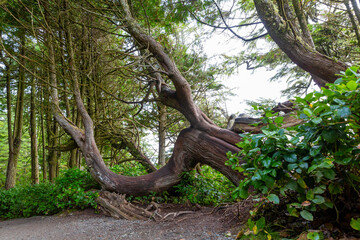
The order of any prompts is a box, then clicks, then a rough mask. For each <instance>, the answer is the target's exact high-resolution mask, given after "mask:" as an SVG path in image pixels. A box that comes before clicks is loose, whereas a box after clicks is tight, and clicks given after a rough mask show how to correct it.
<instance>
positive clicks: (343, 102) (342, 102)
mask: <svg viewBox="0 0 360 240" xmlns="http://www.w3.org/2000/svg"><path fill="white" fill-rule="evenodd" d="M334 102H336V103H337V104H339V105H345V104H346V102H345V101H343V100H341V99H338V98H335V99H334Z"/></svg>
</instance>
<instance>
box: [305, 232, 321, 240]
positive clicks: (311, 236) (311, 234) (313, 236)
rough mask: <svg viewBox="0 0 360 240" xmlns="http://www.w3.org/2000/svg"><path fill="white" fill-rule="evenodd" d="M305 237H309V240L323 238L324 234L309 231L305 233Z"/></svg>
mask: <svg viewBox="0 0 360 240" xmlns="http://www.w3.org/2000/svg"><path fill="white" fill-rule="evenodd" d="M306 237H307V239H310V240H322V239H324V236H323V234H322V233H320V232H309V233H308V234H307V235H306Z"/></svg>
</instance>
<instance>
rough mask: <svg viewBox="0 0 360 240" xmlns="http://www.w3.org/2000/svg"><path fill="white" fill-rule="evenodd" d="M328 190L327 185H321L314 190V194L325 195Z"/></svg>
mask: <svg viewBox="0 0 360 240" xmlns="http://www.w3.org/2000/svg"><path fill="white" fill-rule="evenodd" d="M325 190H326V186H325V185H321V186H319V187H316V188H314V193H315V194H323V193H324V192H325Z"/></svg>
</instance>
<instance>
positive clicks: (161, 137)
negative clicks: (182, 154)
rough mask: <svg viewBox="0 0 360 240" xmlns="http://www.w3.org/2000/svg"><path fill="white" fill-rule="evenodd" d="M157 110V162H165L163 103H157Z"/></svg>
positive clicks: (164, 108) (164, 109)
mask: <svg viewBox="0 0 360 240" xmlns="http://www.w3.org/2000/svg"><path fill="white" fill-rule="evenodd" d="M158 110H159V159H158V164H159V165H160V166H164V165H165V164H166V156H165V150H166V149H165V146H166V142H165V141H166V107H165V106H164V105H163V104H159V105H158Z"/></svg>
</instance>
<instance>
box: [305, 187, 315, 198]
mask: <svg viewBox="0 0 360 240" xmlns="http://www.w3.org/2000/svg"><path fill="white" fill-rule="evenodd" d="M314 196H315V194H314V190H312V189H309V190H308V191H307V192H306V199H307V200H313V199H314Z"/></svg>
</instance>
